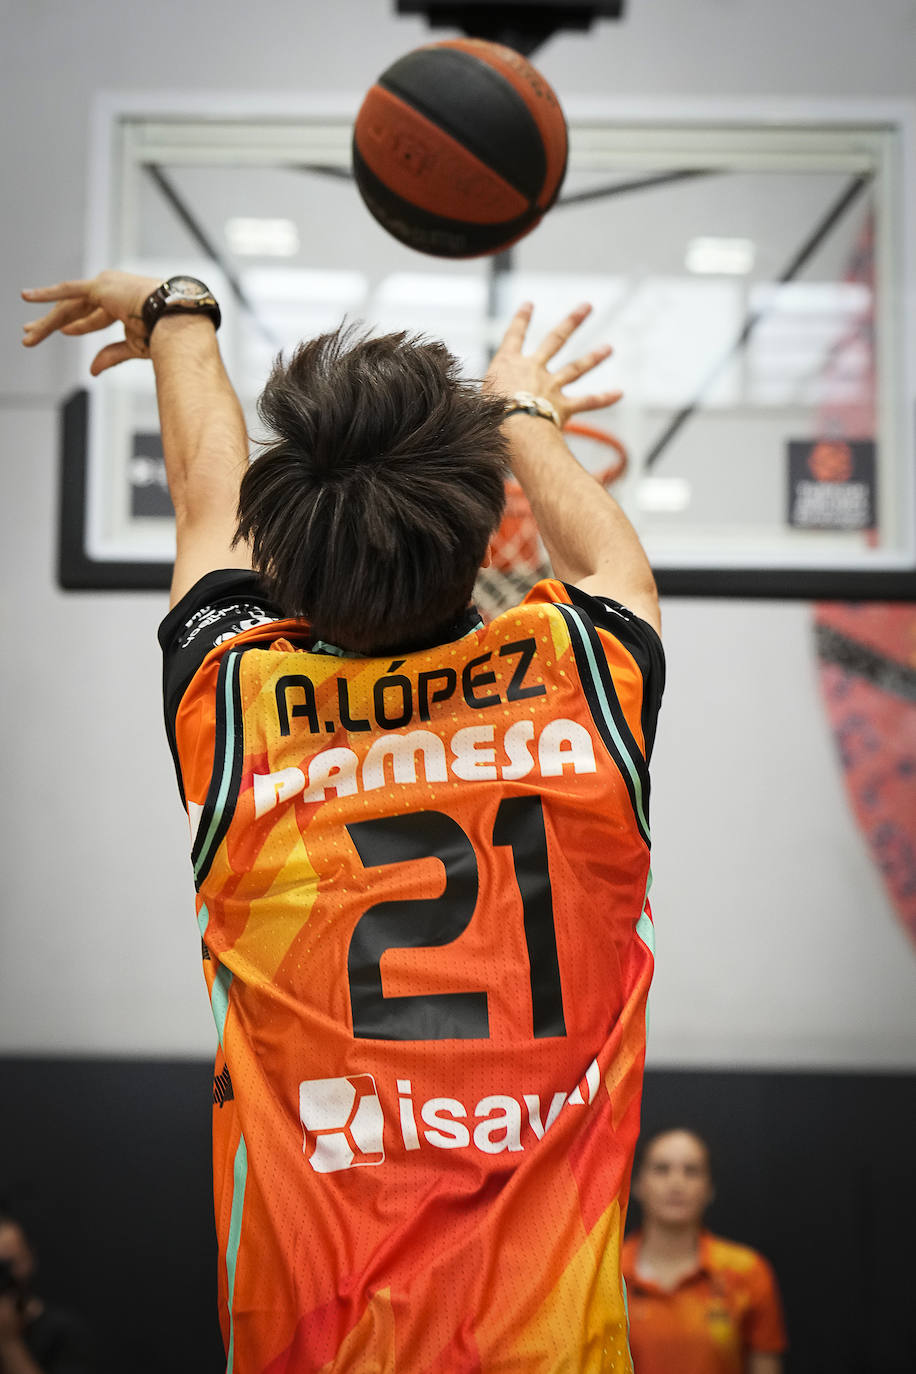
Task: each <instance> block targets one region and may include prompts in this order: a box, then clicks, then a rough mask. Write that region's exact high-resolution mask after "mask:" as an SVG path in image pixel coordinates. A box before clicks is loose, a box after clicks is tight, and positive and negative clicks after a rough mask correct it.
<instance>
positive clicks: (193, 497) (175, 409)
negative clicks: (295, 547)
mask: <svg viewBox="0 0 916 1374" xmlns="http://www.w3.org/2000/svg"><path fill="white" fill-rule="evenodd" d="M158 285H159V283H158V281H157V279H156V278H153V277H143V276H137V275H135V274H133V273H129V272H114V271H111V272H101V273H100V274H99V275H98V276H97V277H92V278H90V279H88V280H84V281H71V282H59V283H57V284H56V285H54V286H45V287H38V288H36V289H34V290H26V291H23V293H22V294H23V297H24V298H25V299H26V300H28V301H32V302H35V303H41V304H50V305H51V309H50V310H49V311H48V312H47V314H45V315H43V316H42V317H41V318H40V319H37V320H34V321H32V322H31V323H30V324H27V325H26V326H25V330H24V335H23V343H24V344H25V345H26V347H33V346H34V345H35V344H38V343H40V342H41V341H42V339H45V338H47V337H48V336H49V335H50V334H52V333H54V332H55V331H60V332H61V333H62V334H69V335H81V334H89V333H93V332H94V331H95V330H98V329H106V328H107V327H108V326H109V325H112V324H116V323H118V322H120V323H121V324H122V325H123V326H124V338H123V339H121V340H119V341H117V342H115V343H110V344H107V345H106V346H105V347H104V348H102V349H101V350H100V351H99V352H98V353H97V354H96V356H95V358H94V360H93V363H92V367H91V372H92V375H93V376H98V374H99V373H100V372H104V371H105V370H106V369H107V368H109V367H114V366H116V365H117V364H119V363H122V362H126V361H127V360H128V359H130V358H150V359H152V363H153V368H154V370H155V374H156V393H157V398H158V403H159V422H160V426H161V429H162V448H163V453H164V456H165V467H166V476H167V479H168V484H169V492H170V495H171V498H172V504H173V506H174V507H175V520H176V535H177V545H176V557H175V567H174V571H173V575H172V591H171V604H172V605H174V604H175V602H176V601H178V600H179V599H180V598H181V597H182V596H183V595H184V593H185V592H186V591H187V590H188V589H189V588H190V587H191V586H192V585H193V584H194V583H195V582H196V581H197V579H198V578H200V577H202V576H203V575H204V573H207V572H210V571H212V570H213V569H215V568H229V567H249V566H250V555H249V551H248V548H247V547H246V546H244V545H242V546H239V547H234V546H233V541H234V537H235V528H236V510H237V505H238V493H239V483H240V482H241V479H242V476H243V474H244V472H245V468H246V465H247V461H248V437H247V433H246V430H245V421H244V416H243V414H242V408H241V406H240V405H239V401H238V397H237V396H236V394H235V391H234V390H233V387H232V384H231V382H230V381H229V378H228V376H227V374H226V370H225V368H224V366H223V362H222V358H221V356H220V351H219V345H218V343H217V340H216V331H215V329H214V327H213V324H212V322H211V320H210V319H209V318H208V317H207V316H206V315H201V314H196V313H192V312H188V313H187V314H185V315H169V314H167V315H164V316H163V317H162V318H161V319H159V320H158V321H157V322H156V327H155V329H153V331H152V334H151V336H149V337H148V336H147V331H146V326H145V325H144V323H143V318H142V311H143V303H144V301H145V300H146V298H147V297H148V296H149V295H150V293H151V292H152V291H153V290H154V289H155V288H156V287H157V286H158Z"/></svg>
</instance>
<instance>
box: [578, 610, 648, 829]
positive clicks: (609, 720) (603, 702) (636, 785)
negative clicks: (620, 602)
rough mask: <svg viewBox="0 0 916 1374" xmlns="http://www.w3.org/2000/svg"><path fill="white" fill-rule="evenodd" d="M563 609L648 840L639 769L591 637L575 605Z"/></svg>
mask: <svg viewBox="0 0 916 1374" xmlns="http://www.w3.org/2000/svg"><path fill="white" fill-rule="evenodd" d="M563 610H564V612H565V613H566V623H567V624H569V623H570V621H572V622H573V623H574V624H575V627H576V630H577V632H578V635H579V641H580V643H581V645H582V648H583V650H584V652H585V657H586V659H587V661H588V665H589V670H590V673H591V678H592V686H593V687H594V689H595V695H596V696H597V698H598V704H599V706H600V707H601V714H602V716H603V718H604V723H605V725H606V726H607V728H608V731H609V733H610V735H611V736H612V738H613V740H614V743H615V744H616V745H617V748H618V749H619V750H620V756H621V758H622V759H623V760H624V763H625V764H626V769H627V772H628V773H629V775H630V777H631V779H632V781H633V792H634V796H635V798H636V812H637V815H638V817H639V823H640V825H641V827H642V829H643V831H644V833H645V836H646V840H647V841H648V840H649V839H650V835H649V822H648V821H647V820H646V815H645V808H644V806H643V797H642V783H641V782H640V778H639V771H638V769H637V768H636V765H635V764H634V763H633V759H632V757H631V755H630V751H629V749H628V748H627V746H626V744H625V743H624V740H623V736H622V735H621V733H620V731H619V730H618V729H617V722H616V721H615V719H614V713H613V711H612V710H611V705H610V702H609V701H608V698H607V692H605V690H604V683H603V682H602V681H601V674H600V672H599V670H598V663H597V661H596V659H595V653H594V650H593V648H592V642H591V639H590V638H589V636H588V635H587V634H586V632H585V630H584V629H583V628H582V616H581V612H579V611H577V610H576V608H575V606H564V607H563Z"/></svg>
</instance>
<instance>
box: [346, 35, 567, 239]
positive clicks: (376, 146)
mask: <svg viewBox="0 0 916 1374" xmlns="http://www.w3.org/2000/svg"><path fill="white" fill-rule="evenodd" d="M566 155H567V135H566V120H565V118H564V115H563V110H562V107H561V105H560V102H559V100H558V99H557V97H556V95H555V94H554V92H553V90H552V88H551V87H550V85H549V84H548V83H547V82H546V81H545V80H544V78H543V77H542V76H541V74H540V72H539V71H538V70H537V69H536V68H535V67H533V66H532V65H531V63H530V62H528V61H527V60H526V59H525V58H524V57H522V56H521V55H520V54H519V53H517V52H515V51H514V50H513V49H512V48H507V47H503V46H502V45H500V44H498V43H488V42H484V41H482V40H478V39H470V38H459V39H452V40H449V41H447V42H444V43H433V44H430V45H429V46H427V47H422V48H417V49H415V50H414V51H413V52H409V53H407V54H406V55H405V56H404V57H401V58H399V59H398V60H397V62H394V63H393V64H392V65H391V66H390V67H388V68H387V69H386V70H385V71H384V72H382V74H381V76H380V77H379V78H378V80H377V82H376V83H375V85H374V86H373V87H372V89H371V90H370V91H369V93H368V94H367V96H366V98H365V100H364V101H363V104H362V107H361V108H360V111H359V114H358V115H357V117H356V125H355V128H354V131H353V171H354V175H355V178H356V184H357V186H358V187H359V191H360V194H361V195H362V198H363V200H364V201H365V203H366V206H367V207H368V209H369V211H370V213H371V214H372V215H374V217H375V218H376V219H377V220H378V222H379V224H381V225H382V226H383V228H385V229H387V230H388V232H389V233H390V234H392V235H393V236H394V237H395V238H396V239H399V240H400V241H401V243H405V244H407V246H408V247H409V248H415V249H417V250H418V251H419V252H421V253H430V254H432V255H434V256H436V257H443V258H473V257H479V256H482V255H483V254H486V253H498V252H499V251H500V250H501V249H504V248H508V247H509V245H510V244H513V243H515V242H517V240H518V239H520V238H523V237H524V235H525V234H528V233H530V231H531V230H532V229H533V228H534V227H535V225H536V224H538V222H539V221H540V219H541V218H542V217H543V215H544V214H546V212H547V211H548V210H549V209H550V207H551V206H552V205H553V203H554V201H555V200H556V198H557V194H558V193H559V190H560V187H561V185H562V183H563V176H564V174H565V172H566Z"/></svg>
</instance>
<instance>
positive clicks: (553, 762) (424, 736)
mask: <svg viewBox="0 0 916 1374" xmlns="http://www.w3.org/2000/svg"><path fill="white" fill-rule="evenodd" d="M566 768H571V769H572V771H573V773H594V772H595V771H596V764H595V751H594V748H593V746H592V740H591V736H590V735H589V733H588V731H587V730H586V729H585V727H584V726H583V725H580V724H579V723H578V722H577V721H574V720H567V719H565V718H563V717H561V718H559V719H558V720H552V721H550V722H548V724H547V725H545V726H544V727H543V729H542V730H540V732H537V733H536V731H535V726H534V722H533V721H530V720H518V721H516V722H515V723H514V724H513V725H510V726H509V727H508V728H507V729H506V730H505V731H503V732H501V733H500V735H499V737H498V738H497V731H496V727H495V726H494V725H469V726H465V727H464V728H463V729H461V730H456V731H455V733H454V734H453V735H451V737H449V738H448V739H446V740H443V739H442V738H441V737H440V736H439V735H437V734H434V733H433V731H432V730H410V731H408V732H407V733H406V734H400V735H395V734H391V735H379V736H378V738H377V739H375V740H373V742H372V744H371V745H370V747H369V749H368V750H367V751H366V754H365V757H364V758H363V759H362V761H360V758H359V755H358V754H357V753H355V751H354V750H352V749H347V748H332V749H322V750H320V751H319V752H318V753H317V754H313V755H312V757H311V758H310V759H309V761H308V764H307V765H304V766H303V767H302V768H299V767H296V766H293V767H290V768H281V769H279V770H278V771H277V772H274V773H255V774H254V777H253V792H254V810H255V816H256V817H257V818H260V817H261V816H266V815H267V814H268V812H270V811H273V810H274V809H275V808H276V807H277V806H279V805H280V804H281V802H287V801H291V800H292V799H293V798H294V797H301V799H302V800H303V801H304V802H323V801H325V800H327V798H328V797H329V796H337V797H346V796H352V795H353V794H354V793H356V792H371V791H374V790H375V789H377V788H380V787H387V786H390V785H391V784H392V783H395V784H397V783H415V782H418V781H425V782H426V783H437V782H449V781H450V780H451V779H455V780H457V781H462V782H483V781H487V780H492V779H496V778H501V779H503V780H504V781H510V782H511V781H516V780H518V779H519V778H524V777H527V776H528V774H529V773H535V772H536V773H537V774H538V775H540V776H541V777H543V778H559V777H562V776H563V771H564V769H566Z"/></svg>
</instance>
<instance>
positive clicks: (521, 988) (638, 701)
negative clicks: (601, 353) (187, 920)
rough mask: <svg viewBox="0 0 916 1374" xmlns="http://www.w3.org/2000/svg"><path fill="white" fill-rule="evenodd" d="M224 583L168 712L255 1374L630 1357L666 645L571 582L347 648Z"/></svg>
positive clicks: (227, 1313) (222, 1227) (220, 1177)
mask: <svg viewBox="0 0 916 1374" xmlns="http://www.w3.org/2000/svg"><path fill="white" fill-rule="evenodd" d="M194 596H195V594H192V595H191V599H190V600H188V599H186V601H185V602H184V603H182V604H181V605H180V606H179V607H178V608H176V612H173V613H172V617H170V620H171V623H172V625H173V626H174V627H177V628H176V633H175V643H176V644H181V643H184V644H189V643H190V642H191V639H193V638H194V637H195V636H196V637H197V644H198V649H199V646H200V643H201V640H202V638H203V639H205V638H206V636H207V635H209V636H210V637H211V639H212V640H214V641H216V640H219V642H218V643H215V647H213V648H211V649H210V650H209V652H208V653H207V654H206V656H205V657H202V661H201V662H200V665H199V666H198V667H196V669H195V671H194V673H193V676H192V677H191V679H190V681H189V683H188V684H187V685H186V686H184V685H183V687H182V691H181V693H180V700H179V701H178V702H177V703H176V705H175V709H174V714H173V716H172V718H171V723H170V728H171V731H172V736H173V747H174V749H175V753H176V760H177V762H178V766H179V776H180V782H181V785H182V789H183V793H184V796H185V799H186V803H187V808H188V813H189V818H190V821H191V829H192V860H193V864H194V871H195V882H196V887H197V893H198V897H197V909H198V922H199V926H200V931H201V937H202V942H203V954H204V970H205V976H206V980H207V985H208V988H209V991H210V997H211V1003H212V1008H213V1013H214V1018H215V1021H216V1025H217V1030H218V1033H219V1041H220V1048H219V1053H218V1057H217V1064H216V1075H215V1089H214V1109H213V1123H214V1125H213V1138H214V1186H215V1205H216V1225H217V1233H218V1239H219V1248H220V1279H219V1300H220V1310H221V1320H222V1324H223V1333H224V1337H225V1341H226V1348H227V1356H228V1365H229V1369H230V1370H231V1371H234V1374H294V1372H295V1374H303V1372H304V1371H311V1370H315V1371H318V1370H321V1371H329V1372H330V1371H341V1372H342V1371H347V1374H358V1372H359V1371H365V1372H366V1374H369V1371H370V1370H371V1371H381V1370H384V1371H392V1374H395V1371H404V1372H405V1374H424V1371H430V1374H432V1371H450V1374H465V1372H467V1374H471V1371H480V1374H491V1371H492V1374H496V1371H501V1372H505V1374H509V1371H517V1372H518V1374H559V1371H570V1374H572V1371H576V1374H585V1372H586V1371H599V1370H600V1371H615V1372H616V1371H630V1369H631V1362H630V1355H629V1350H628V1345H627V1326H626V1312H625V1301H624V1293H623V1286H622V1281H621V1276H620V1245H621V1238H622V1233H623V1224H624V1217H625V1212H626V1204H627V1195H628V1188H629V1177H630V1169H631V1164H632V1156H633V1150H634V1146H635V1142H636V1136H637V1133H638V1129H639V1100H640V1092H641V1086H642V1075H643V1060H644V1054H645V1011H646V996H647V992H648V987H649V982H650V978H651V971H652V953H651V947H652V938H651V935H652V926H651V917H650V913H649V905H648V888H649V881H650V872H649V833H648V774H647V766H646V759H647V756H648V754H649V752H650V751H651V744H652V739H653V736H654V731H655V717H656V713H657V707H658V700H659V696H660V693H661V687H662V679H663V673H664V666H663V658H662V654H661V647H660V643H659V641H658V639H657V636H656V635H655V633H654V631H653V630H652V629H651V628H650V627H649V626H647V625H646V624H645V623H644V622H642V621H639V620H638V619H637V618H636V617H634V616H632V615H631V614H630V613H629V612H626V611H625V610H623V608H621V607H618V606H616V605H615V604H614V603H605V602H603V601H597V600H594V599H592V598H590V597H585V596H583V595H582V594H581V593H578V592H576V591H575V590H574V589H570V588H567V587H565V586H564V585H563V584H561V583H558V582H542V583H539V584H538V586H537V587H536V588H535V589H534V590H533V591H532V592H531V593H530V594H529V596H528V598H527V599H526V601H525V602H524V603H523V604H522V605H521V606H519V607H517V608H515V609H514V610H512V611H509V612H507V613H505V614H504V615H502V616H500V617H498V618H497V619H496V620H494V621H493V622H492V623H491V624H489V625H487V626H484V627H481V628H479V629H477V630H476V631H473V632H472V633H470V634H467V635H465V636H464V637H461V638H458V639H455V640H451V641H450V642H447V643H445V644H440V645H437V646H434V647H431V648H427V649H423V650H420V651H417V652H412V653H406V654H404V655H402V656H400V657H395V658H388V657H386V658H384V659H381V658H378V659H366V658H362V659H359V658H349V657H335V656H332V655H328V654H322V653H317V652H310V651H309V650H310V647H311V643H310V640H309V637H308V630H307V627H305V626H304V625H303V624H302V623H301V622H295V621H280V622H273V623H264V624H258V623H256V622H257V621H258V620H259V619H261V620H266V619H267V612H265V613H264V614H263V615H260V616H259V615H258V613H257V606H256V604H255V605H254V613H252V604H251V601H250V598H249V603H247V604H246V606H245V607H243V608H242V610H243V611H244V612H245V614H246V615H247V619H246V618H244V617H243V618H239V616H240V612H239V604H240V603H239V602H238V600H236V602H235V603H233V604H232V605H231V606H226V605H224V607H223V610H222V611H221V610H220V609H219V607H218V606H217V608H216V609H215V610H214V609H210V608H208V606H207V598H206V595H205V594H202V593H200V592H197V593H196V598H197V599H196V601H195V599H194ZM233 616H234V617H235V618H234V619H233ZM245 624H247V625H249V626H250V628H248V629H243V630H242V632H241V633H240V634H236V633H234V631H235V630H236V629H237V628H239V626H240V625H245ZM182 627H183V629H182ZM189 627H190V628H189ZM182 633H183V634H184V639H182ZM164 642H165V641H164ZM167 662H168V654H167ZM168 715H169V709H168V707H167V716H168Z"/></svg>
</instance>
